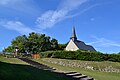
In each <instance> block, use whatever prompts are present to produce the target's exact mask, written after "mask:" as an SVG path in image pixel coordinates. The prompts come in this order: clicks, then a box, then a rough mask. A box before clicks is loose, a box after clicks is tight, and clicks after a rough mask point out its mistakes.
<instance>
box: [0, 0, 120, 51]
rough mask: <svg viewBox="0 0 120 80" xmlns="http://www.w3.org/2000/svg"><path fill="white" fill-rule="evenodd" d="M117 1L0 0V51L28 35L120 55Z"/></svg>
mask: <svg viewBox="0 0 120 80" xmlns="http://www.w3.org/2000/svg"><path fill="white" fill-rule="evenodd" d="M119 4H120V0H0V51H2V50H3V49H4V48H6V47H7V46H9V45H11V41H12V40H13V39H15V37H17V36H20V35H24V34H25V35H28V34H29V33H30V32H36V33H42V34H46V35H48V36H51V37H52V38H56V39H57V40H58V42H59V43H67V42H68V41H69V39H70V36H71V35H72V27H73V25H74V26H75V29H76V34H77V38H78V40H81V41H84V42H85V43H86V44H88V45H92V46H93V47H94V48H95V49H96V50H97V51H100V52H103V53H118V52H120V5H119Z"/></svg>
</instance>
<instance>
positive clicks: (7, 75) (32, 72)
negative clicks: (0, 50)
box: [0, 57, 70, 80]
mask: <svg viewBox="0 0 120 80" xmlns="http://www.w3.org/2000/svg"><path fill="white" fill-rule="evenodd" d="M0 80H70V79H69V78H67V77H65V76H62V75H59V74H56V73H53V72H50V71H44V70H40V69H37V68H34V67H31V66H30V65H28V64H27V63H25V62H23V61H21V60H19V59H16V58H5V57H0Z"/></svg>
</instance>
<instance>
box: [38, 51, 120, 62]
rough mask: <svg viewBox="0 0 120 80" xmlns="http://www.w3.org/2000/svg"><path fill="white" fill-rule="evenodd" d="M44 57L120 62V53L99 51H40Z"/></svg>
mask: <svg viewBox="0 0 120 80" xmlns="http://www.w3.org/2000/svg"><path fill="white" fill-rule="evenodd" d="M40 56H41V57H44V58H50V57H52V58H61V59H74V60H84V61H113V62H120V54H103V53H101V52H88V51H80V50H78V51H46V52H41V53H40Z"/></svg>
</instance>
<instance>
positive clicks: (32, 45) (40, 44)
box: [3, 32, 62, 53]
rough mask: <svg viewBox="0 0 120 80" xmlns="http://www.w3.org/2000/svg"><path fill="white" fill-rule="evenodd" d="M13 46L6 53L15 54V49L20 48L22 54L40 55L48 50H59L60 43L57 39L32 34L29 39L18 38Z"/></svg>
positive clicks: (24, 37) (5, 50) (14, 40)
mask: <svg viewBox="0 0 120 80" xmlns="http://www.w3.org/2000/svg"><path fill="white" fill-rule="evenodd" d="M11 43H12V44H11V46H8V47H7V48H5V49H4V50H3V51H4V52H15V48H16V47H18V49H19V52H20V53H25V52H29V53H39V52H42V51H48V50H58V49H61V48H62V47H59V44H58V41H57V40H56V39H55V38H52V39H51V38H50V36H46V35H45V34H38V33H34V32H32V33H30V34H29V36H28V37H27V36H26V35H22V36H18V37H16V38H15V39H13V40H12V41H11Z"/></svg>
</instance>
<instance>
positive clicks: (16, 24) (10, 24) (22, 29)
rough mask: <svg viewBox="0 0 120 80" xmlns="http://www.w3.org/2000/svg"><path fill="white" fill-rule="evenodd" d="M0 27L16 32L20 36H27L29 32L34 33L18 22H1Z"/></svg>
mask: <svg viewBox="0 0 120 80" xmlns="http://www.w3.org/2000/svg"><path fill="white" fill-rule="evenodd" d="M0 25H1V26H2V27H5V28H7V29H9V30H14V31H17V32H19V33H20V34H28V33H30V32H36V31H34V30H33V29H31V28H29V27H28V26H26V25H24V24H23V23H22V22H20V21H7V20H1V21H0Z"/></svg>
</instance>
